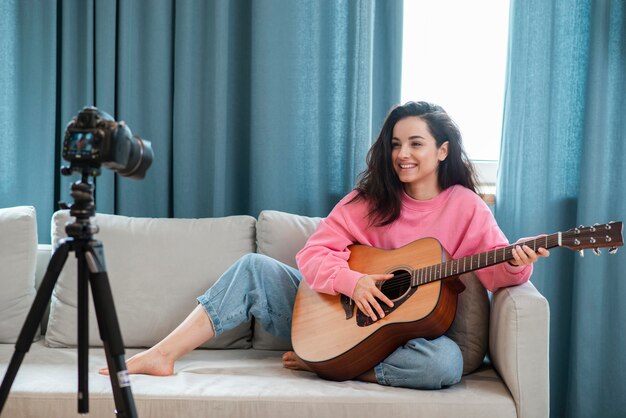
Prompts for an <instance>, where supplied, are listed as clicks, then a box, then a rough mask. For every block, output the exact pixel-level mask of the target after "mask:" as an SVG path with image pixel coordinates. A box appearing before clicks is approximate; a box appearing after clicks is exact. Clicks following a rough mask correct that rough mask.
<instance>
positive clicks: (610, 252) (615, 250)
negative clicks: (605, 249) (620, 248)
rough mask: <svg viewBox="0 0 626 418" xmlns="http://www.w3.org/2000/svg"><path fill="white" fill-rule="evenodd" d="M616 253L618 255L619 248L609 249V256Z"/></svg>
mask: <svg viewBox="0 0 626 418" xmlns="http://www.w3.org/2000/svg"><path fill="white" fill-rule="evenodd" d="M615 253H617V247H611V248H609V254H611V255H613V254H615Z"/></svg>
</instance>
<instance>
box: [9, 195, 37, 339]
mask: <svg viewBox="0 0 626 418" xmlns="http://www.w3.org/2000/svg"><path fill="white" fill-rule="evenodd" d="M36 263H37V216H36V212H35V208H33V207H32V206H18V207H13V208H4V209H0V266H2V268H1V269H0V289H2V290H1V291H0V318H2V321H0V343H15V342H16V340H17V337H18V335H19V333H20V331H21V330H22V326H23V325H24V320H25V319H26V315H27V314H28V311H29V309H30V307H31V305H32V303H33V300H34V299H35V265H36ZM37 335H38V333H37Z"/></svg>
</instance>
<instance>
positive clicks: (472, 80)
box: [402, 0, 509, 193]
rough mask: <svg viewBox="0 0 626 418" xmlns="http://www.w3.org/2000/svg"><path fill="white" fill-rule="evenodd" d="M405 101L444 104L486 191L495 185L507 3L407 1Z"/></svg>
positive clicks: (499, 133) (500, 118)
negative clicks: (457, 126)
mask: <svg viewBox="0 0 626 418" xmlns="http://www.w3.org/2000/svg"><path fill="white" fill-rule="evenodd" d="M403 24H404V29H403V30H404V33H403V51H402V61H403V63H402V101H403V102H406V101H408V100H426V101H430V102H434V103H437V104H439V105H441V106H443V107H444V109H446V111H447V112H448V113H449V114H450V115H451V116H452V117H453V118H454V120H455V121H456V122H457V123H458V125H459V126H460V128H461V132H462V133H463V140H464V144H465V149H466V151H467V153H468V154H469V157H470V159H472V160H473V162H474V163H475V165H476V167H477V168H478V171H479V175H480V177H481V183H482V186H483V187H482V190H483V192H486V193H493V192H494V190H495V183H496V174H497V165H498V159H499V156H500V139H501V133H502V111H503V105H504V83H505V73H506V59H507V44H508V26H509V2H508V1H501V0H479V1H475V2H468V1H466V0H438V1H430V0H405V1H404V23H403Z"/></svg>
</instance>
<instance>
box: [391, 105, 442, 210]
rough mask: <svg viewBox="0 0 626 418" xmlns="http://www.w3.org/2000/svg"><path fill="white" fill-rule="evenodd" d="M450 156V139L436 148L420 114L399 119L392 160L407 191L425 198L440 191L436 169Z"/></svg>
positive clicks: (394, 129)
mask: <svg viewBox="0 0 626 418" xmlns="http://www.w3.org/2000/svg"><path fill="white" fill-rule="evenodd" d="M447 156H448V142H444V143H443V144H442V145H441V146H440V147H437V141H436V140H435V138H434V137H433V136H432V134H431V133H430V130H429V129H428V125H427V124H426V122H424V121H423V120H422V119H420V118H419V117H417V116H409V117H406V118H404V119H400V120H399V121H398V122H396V125H395V126H394V128H393V136H392V140H391V161H392V164H393V168H394V170H395V172H396V174H397V175H398V178H399V179H400V181H401V182H402V183H403V184H404V189H405V191H406V192H407V193H408V194H409V196H411V197H413V198H414V199H419V200H424V199H431V198H433V197H434V196H436V195H437V194H438V193H439V191H440V188H439V181H438V179H437V168H438V166H439V162H440V161H443V160H445V159H446V157H447Z"/></svg>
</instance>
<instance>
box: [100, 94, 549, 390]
mask: <svg viewBox="0 0 626 418" xmlns="http://www.w3.org/2000/svg"><path fill="white" fill-rule="evenodd" d="M367 163H368V167H367V169H366V171H365V172H364V173H362V175H361V177H360V181H359V183H358V185H357V187H356V188H355V190H353V191H352V192H351V193H349V194H348V195H347V196H346V197H344V198H343V199H342V200H341V201H340V202H339V203H338V204H337V205H336V206H335V208H334V209H333V210H332V211H331V213H330V214H329V215H328V217H327V218H326V219H324V220H322V221H321V223H320V225H319V227H318V228H317V230H316V231H315V233H314V234H313V235H312V236H311V237H310V238H309V240H308V242H307V244H306V245H305V247H304V248H303V249H302V250H301V251H300V252H299V253H298V255H297V257H296V260H297V262H298V267H299V271H298V270H296V269H293V268H291V267H289V266H286V265H284V264H282V263H280V262H278V261H276V260H273V259H271V258H268V257H266V256H262V255H258V254H249V255H247V256H244V257H243V258H241V259H240V260H239V261H237V262H236V263H235V264H234V265H233V266H232V267H231V268H230V269H229V270H227V271H226V272H225V273H224V274H223V275H222V277H220V279H219V280H218V281H217V282H216V283H215V284H214V285H213V286H212V287H211V288H210V289H208V290H207V291H206V293H205V294H203V295H202V296H200V297H199V298H198V301H199V305H198V306H197V307H196V309H195V310H194V311H192V312H191V314H190V315H189V316H188V317H187V318H186V319H185V320H184V321H183V322H182V323H181V324H180V325H179V326H178V327H177V328H176V329H175V330H174V331H173V332H172V333H171V334H170V335H168V336H167V337H166V338H165V339H163V340H162V341H160V342H159V343H158V344H157V345H155V346H154V347H152V348H150V349H149V350H147V351H145V352H142V353H139V354H137V355H136V356H133V357H132V358H130V359H129V360H128V362H127V366H128V372H129V373H145V374H152V375H170V374H172V373H173V371H174V362H175V360H176V359H178V358H179V357H181V356H182V355H184V354H186V353H188V352H190V351H191V350H193V349H194V348H196V347H198V346H199V345H200V344H202V343H203V342H205V341H206V340H208V339H210V338H212V337H213V336H215V335H219V334H221V333H222V332H224V331H226V330H229V329H232V328H234V327H235V326H237V325H239V324H241V323H243V322H247V321H249V320H250V317H251V316H254V317H255V319H256V321H258V322H260V323H261V325H262V326H263V327H264V328H265V329H266V330H267V331H269V332H271V333H273V334H275V335H279V336H284V337H287V336H289V335H290V332H291V313H292V309H293V303H294V299H295V294H296V290H297V287H298V284H299V282H300V280H301V279H302V278H304V279H305V280H306V281H307V283H308V284H309V286H310V287H311V288H312V289H314V290H316V291H319V292H324V293H330V294H338V293H342V294H344V295H347V296H349V297H351V298H352V299H353V300H354V302H355V303H356V306H357V307H358V308H359V309H361V311H363V312H364V313H365V314H367V315H368V316H369V317H370V318H371V319H372V320H377V319H379V318H382V317H383V316H384V312H383V309H382V307H381V306H380V304H379V302H378V300H380V301H382V302H383V303H385V304H387V305H389V306H392V305H393V303H392V302H391V300H389V299H388V298H387V297H386V296H385V295H384V294H383V293H382V292H381V291H380V290H379V288H378V287H377V286H376V283H377V282H379V281H383V280H387V279H389V278H391V277H393V276H392V275H390V274H369V275H366V274H362V273H359V272H356V271H352V270H350V269H349V267H348V263H347V260H348V258H349V257H350V251H349V249H348V246H350V245H352V244H355V243H358V244H364V245H369V246H373V247H377V248H383V249H394V248H399V247H401V246H403V245H406V244H408V243H410V242H412V241H415V240H416V239H419V238H424V237H434V238H437V239H438V240H439V242H440V243H441V244H442V247H443V248H444V249H445V250H446V251H447V252H448V253H449V254H450V255H451V257H452V258H461V257H465V256H468V255H471V254H476V253H479V252H484V251H487V250H491V249H494V248H499V247H504V246H508V245H509V244H508V241H507V239H506V237H505V236H504V234H503V233H502V231H501V230H500V229H499V228H498V226H497V224H496V222H495V219H494V218H493V216H492V214H491V212H490V211H489V209H488V208H487V206H486V205H485V204H484V202H483V201H482V200H481V198H480V197H479V196H478V195H477V194H476V177H475V173H474V169H473V167H472V165H471V163H470V161H469V160H468V159H467V156H466V154H465V151H464V150H463V147H462V142H461V135H460V132H459V130H458V128H457V126H456V125H455V123H454V122H453V121H452V119H450V117H449V116H448V114H447V113H446V112H445V111H444V110H443V109H442V108H441V107H439V106H437V105H433V104H430V103H425V102H417V103H414V102H409V103H406V104H405V105H402V106H397V107H395V108H394V109H393V110H392V111H391V112H390V114H389V115H388V116H387V118H386V120H385V123H384V125H383V128H382V130H381V132H380V135H379V136H378V139H377V140H376V142H375V143H374V145H373V146H372V148H371V149H370V151H369V154H368V161H367ZM512 253H513V257H514V259H513V260H511V261H510V262H508V263H502V264H499V265H495V266H492V267H489V268H485V269H482V270H478V271H477V272H476V275H477V276H478V278H479V280H480V281H481V282H482V283H483V285H484V286H485V287H486V288H487V289H489V290H491V291H495V290H496V289H498V288H501V287H506V286H512V285H517V284H521V283H524V282H526V281H527V280H528V278H529V277H530V275H531V272H532V263H534V262H535V261H537V259H538V257H540V256H543V257H547V256H548V255H549V252H548V251H547V250H546V249H543V248H540V249H539V250H538V251H537V252H534V251H533V250H532V249H531V248H529V247H527V246H522V247H520V246H516V247H515V248H514V250H513V252H512ZM264 277H272V280H264V279H263V278H264ZM377 299H378V300H377ZM283 365H284V366H285V367H287V368H290V369H296V370H308V368H307V366H306V364H305V363H304V362H302V361H301V360H300V359H299V358H298V357H297V355H296V354H295V353H294V352H288V353H285V354H284V355H283ZM462 370H463V360H462V356H461V352H460V350H459V347H458V346H457V345H456V344H455V343H454V342H453V341H452V340H450V339H449V338H447V337H446V336H441V337H439V338H436V339H434V340H426V339H423V338H416V339H414V340H411V341H409V342H408V343H407V344H405V345H404V346H402V347H399V348H398V349H397V350H396V351H394V352H393V353H392V354H391V355H390V356H389V357H387V358H386V359H384V360H383V361H382V362H381V363H379V364H378V365H377V366H375V368H374V369H372V370H370V371H368V372H366V373H365V374H363V375H362V376H359V377H358V379H360V380H364V381H369V382H376V383H379V384H383V385H391V386H403V387H410V388H417V389H438V388H442V387H446V386H450V385H453V384H455V383H457V382H459V381H460V379H461V374H462ZM101 372H102V373H106V369H102V370H101Z"/></svg>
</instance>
